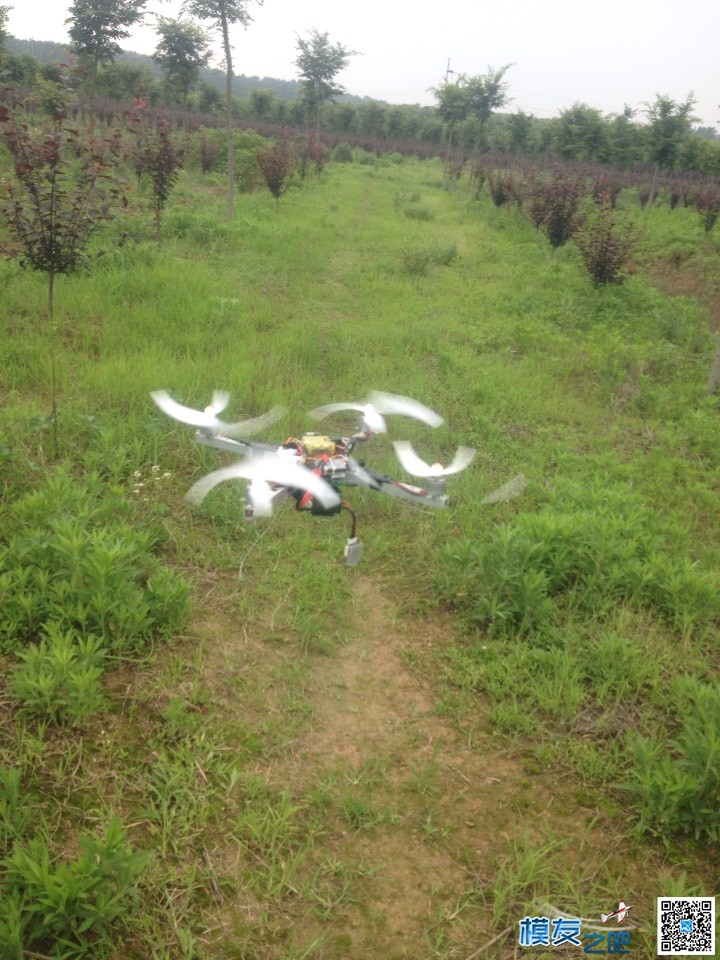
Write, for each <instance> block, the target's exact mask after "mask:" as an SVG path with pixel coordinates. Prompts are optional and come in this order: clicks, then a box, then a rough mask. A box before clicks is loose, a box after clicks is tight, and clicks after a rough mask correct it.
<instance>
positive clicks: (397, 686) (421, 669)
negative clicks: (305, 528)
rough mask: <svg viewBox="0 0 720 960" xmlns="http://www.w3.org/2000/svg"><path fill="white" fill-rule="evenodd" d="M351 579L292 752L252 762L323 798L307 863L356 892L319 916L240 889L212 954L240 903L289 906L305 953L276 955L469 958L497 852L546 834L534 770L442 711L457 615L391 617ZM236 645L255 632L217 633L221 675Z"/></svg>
mask: <svg viewBox="0 0 720 960" xmlns="http://www.w3.org/2000/svg"><path fill="white" fill-rule="evenodd" d="M351 575H352V577H353V587H352V593H353V605H354V613H353V618H352V619H353V628H352V630H351V635H350V639H349V640H348V642H347V644H346V645H345V646H343V647H340V648H338V649H337V651H336V652H335V653H334V654H333V655H332V656H329V657H328V656H316V657H314V658H313V663H312V667H311V670H310V674H309V679H308V680H307V684H306V687H305V690H304V695H305V697H306V698H307V703H308V705H309V709H308V710H307V714H308V715H307V717H306V718H305V719H304V720H303V721H302V722H301V724H300V726H299V729H298V731H297V732H296V734H295V735H294V736H293V737H292V738H290V740H289V744H288V746H287V747H286V748H285V749H283V750H282V751H279V752H276V753H274V754H273V755H272V756H271V757H270V758H263V759H262V760H261V761H260V762H259V763H258V764H257V765H256V767H255V769H254V775H255V776H257V777H258V778H259V779H261V780H262V781H263V782H264V784H266V786H267V787H268V789H270V790H271V791H273V795H274V796H277V795H279V794H280V792H281V791H283V790H285V789H289V790H290V791H291V792H292V796H293V797H294V798H301V797H308V796H315V797H317V796H318V795H321V794H324V795H325V796H326V798H327V812H326V815H324V818H323V827H322V830H321V831H320V833H319V835H318V837H317V838H316V839H315V840H313V844H312V846H313V853H312V857H311V858H310V859H311V860H312V869H311V871H310V872H312V870H315V871H317V874H318V875H319V874H320V873H322V872H323V871H324V870H326V869H327V865H328V864H334V865H337V869H338V870H340V869H341V868H342V869H343V870H346V872H347V875H348V876H349V877H351V882H350V883H349V885H348V895H347V897H344V898H342V900H340V901H338V902H337V904H336V906H335V907H334V908H333V909H332V910H327V911H326V912H325V913H324V914H323V912H322V911H318V910H317V909H307V908H306V907H305V906H303V905H302V904H301V903H300V902H299V901H295V902H294V903H293V898H292V897H290V898H289V901H288V902H286V903H284V904H278V905H277V907H276V908H274V907H270V906H269V905H268V904H267V903H264V904H259V903H257V901H252V902H250V901H248V900H245V899H243V898H242V897H241V902H240V903H232V902H229V903H226V904H225V906H224V908H223V910H222V917H221V921H220V922H221V924H222V926H224V927H225V929H226V939H225V940H224V944H225V945H224V947H220V951H219V952H218V954H217V955H218V956H228V957H230V956H234V955H235V954H234V953H232V950H231V947H230V944H232V943H233V942H236V940H237V936H238V934H237V929H238V928H237V917H238V916H240V915H241V914H242V912H243V911H245V915H247V916H251V917H253V918H254V920H255V921H257V919H258V917H259V916H260V915H261V914H262V913H263V911H265V913H266V914H267V912H268V910H270V912H271V913H275V914H276V915H277V917H278V918H279V917H280V916H281V915H282V914H283V911H285V913H284V919H283V921H280V920H279V919H278V922H285V923H286V924H287V925H288V927H287V928H286V936H288V937H289V940H290V942H291V944H292V946H293V949H294V950H296V951H297V953H293V952H292V951H290V952H288V953H287V954H286V953H283V952H277V953H276V952H274V951H272V950H268V952H267V954H266V956H268V957H275V956H278V957H285V956H287V957H291V956H292V957H295V956H304V953H303V950H304V949H306V948H307V947H308V945H309V944H312V943H317V951H316V952H312V953H310V954H308V956H320V957H325V958H328V960H331V958H332V960H340V958H342V960H369V958H375V957H377V958H378V960H379V958H383V960H400V958H410V957H413V958H417V957H450V956H452V957H459V958H462V957H463V956H467V955H470V954H471V953H472V951H473V950H475V949H477V947H478V946H479V944H481V943H482V942H484V941H485V942H486V941H488V940H489V939H490V938H491V935H492V928H491V924H490V912H491V909H492V908H491V906H489V904H488V903H484V902H483V901H482V896H481V894H482V891H483V890H487V889H489V888H490V887H491V886H492V881H493V878H494V876H495V873H496V862H497V860H498V858H501V857H502V856H503V855H504V854H505V853H506V851H507V848H508V843H509V841H510V840H511V838H512V837H513V835H517V833H518V832H522V831H523V830H525V829H529V830H530V832H531V833H532V834H533V835H534V836H536V837H538V838H540V837H541V836H542V817H543V814H544V813H546V812H547V811H548V810H549V808H550V807H551V806H552V804H553V802H554V797H553V793H552V791H551V790H550V789H549V787H548V785H547V784H546V783H543V782H538V780H537V779H535V780H533V779H531V778H530V777H528V775H527V774H526V772H525V771H524V770H523V766H522V762H521V761H520V760H519V759H513V758H511V757H509V756H508V753H507V750H506V749H500V748H499V746H498V742H497V741H495V740H494V739H493V737H492V735H491V733H489V732H488V731H487V730H485V731H483V730H482V729H479V732H475V733H474V735H473V742H472V743H468V735H467V733H464V732H463V730H462V729H461V728H460V727H459V726H457V725H456V724H454V723H453V722H452V720H451V719H449V718H447V717H446V716H443V715H442V714H441V713H439V712H438V709H437V683H436V681H437V677H433V675H432V672H433V670H435V672H437V670H438V669H439V666H438V664H439V660H438V658H437V656H436V654H437V653H438V652H439V651H440V650H442V649H444V648H445V647H447V646H448V644H449V642H450V638H451V632H452V627H451V623H450V621H449V620H447V619H443V618H441V617H438V616H435V617H432V618H427V619H417V618H414V619H410V620H408V619H407V618H401V617H398V616H396V612H395V606H394V604H393V603H392V602H391V601H390V600H389V599H388V598H387V597H386V596H384V595H383V594H382V593H381V592H380V590H379V589H378V587H377V585H376V584H375V583H374V582H373V581H372V580H371V579H369V578H368V577H367V576H365V575H363V574H360V573H359V572H356V571H354V572H353V573H352V574H351ZM234 641H235V642H236V643H237V645H238V647H237V649H238V650H240V649H243V650H247V649H248V635H247V631H245V633H244V635H242V636H237V637H233V636H228V635H227V633H226V632H224V639H223V644H222V650H221V653H219V654H218V655H219V657H220V661H221V663H222V664H224V665H225V667H224V672H225V673H226V674H227V670H228V667H229V664H230V662H231V660H232V659H234V657H233V654H232V650H231V647H232V645H233V642H234ZM216 667H217V664H216ZM239 669H240V670H241V671H242V670H243V668H242V667H240V668H239ZM245 672H246V671H245ZM278 702H279V701H278V700H276V701H275V703H273V705H272V709H273V710H275V709H277V703H278ZM218 864H219V870H220V872H225V873H227V870H228V869H230V870H231V871H232V869H233V866H232V865H233V864H235V869H237V868H238V855H237V852H236V850H234V849H232V848H228V849H226V850H225V851H224V852H218ZM319 914H320V915H319ZM215 922H217V918H215ZM233 929H234V930H235V933H233V932H232V931H233ZM288 931H289V932H288ZM239 955H241V956H244V955H245V954H242V953H241V954H239Z"/></svg>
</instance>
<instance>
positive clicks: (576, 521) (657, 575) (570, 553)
mask: <svg viewBox="0 0 720 960" xmlns="http://www.w3.org/2000/svg"><path fill="white" fill-rule="evenodd" d="M660 529H661V528H660V525H659V523H658V521H657V520H656V518H655V517H654V516H653V515H652V514H651V513H650V512H649V511H648V510H647V509H646V508H645V507H643V506H642V504H639V503H637V502H636V501H634V499H633V498H632V495H629V496H628V502H627V503H623V502H622V501H621V500H619V499H617V498H615V497H612V496H611V495H608V497H607V499H606V501H605V503H602V502H600V503H598V504H596V505H594V506H593V507H585V508H582V509H576V510H572V511H568V510H567V508H566V509H565V510H564V511H563V512H555V511H554V510H552V509H545V510H542V511H540V512H538V513H534V514H522V515H520V516H519V517H518V518H517V519H516V520H515V521H514V523H512V524H506V525H505V526H503V527H500V529H499V530H498V531H497V533H496V535H495V536H494V537H493V538H492V539H490V540H487V541H485V542H477V541H473V540H469V539H464V540H458V541H455V542H453V543H451V544H449V545H448V546H447V547H446V548H445V550H444V552H443V554H442V565H441V570H440V572H439V574H438V578H437V585H438V589H439V593H440V596H441V598H442V599H443V600H445V601H446V602H447V603H448V604H449V605H451V606H452V607H454V608H455V609H457V610H458V611H459V612H460V614H461V616H462V617H463V618H464V619H465V621H466V623H467V624H469V625H470V626H472V627H480V628H482V629H485V630H487V631H489V632H490V633H491V634H498V635H508V634H522V635H528V634H532V633H535V632H538V631H542V630H544V629H546V628H548V627H549V626H551V625H552V623H553V622H554V620H555V619H556V617H557V615H558V613H559V610H560V608H561V605H562V608H563V609H566V608H568V607H570V608H574V609H577V610H579V611H581V612H582V613H583V614H584V615H594V616H602V615H604V614H607V613H608V612H610V611H611V610H612V609H614V608H615V607H616V605H617V604H618V603H619V602H621V601H622V602H630V603H635V604H637V605H639V606H643V607H647V608H649V609H651V610H653V611H654V612H655V613H656V614H657V615H658V616H660V617H661V618H662V619H663V620H665V621H666V622H667V623H668V624H669V625H671V626H672V627H674V628H675V629H676V630H678V631H679V632H681V633H682V634H683V635H684V636H687V635H689V634H691V633H697V634H701V635H703V634H705V633H707V631H708V630H709V629H711V627H712V625H713V624H714V623H716V622H717V620H718V619H720V596H719V595H718V592H717V589H716V584H715V578H714V577H713V575H712V573H710V572H705V571H702V570H699V569H698V568H697V567H696V566H695V565H693V564H692V563H690V561H689V560H687V558H685V557H684V556H682V555H678V552H677V551H675V552H674V553H671V552H669V551H668V550H667V549H665V548H664V545H663V535H662V533H661V532H660Z"/></svg>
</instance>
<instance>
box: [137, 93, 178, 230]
mask: <svg viewBox="0 0 720 960" xmlns="http://www.w3.org/2000/svg"><path fill="white" fill-rule="evenodd" d="M127 116H128V126H129V128H130V130H131V132H132V134H133V137H134V140H135V149H134V151H133V155H132V161H133V166H134V167H135V172H136V173H137V176H138V180H140V179H141V178H142V177H147V179H148V180H149V181H150V187H151V189H152V195H153V211H154V213H155V240H156V241H157V243H158V244H159V243H160V240H161V226H162V216H163V213H164V212H165V207H166V205H167V202H168V200H169V199H170V194H171V193H172V191H173V189H174V187H175V185H176V184H177V181H178V177H179V175H180V170H181V169H182V153H181V152H180V150H179V149H178V147H177V144H176V143H175V141H174V140H173V137H172V134H171V131H170V124H169V123H168V121H167V120H166V119H164V118H163V117H161V116H160V115H159V114H157V115H155V116H152V115H151V114H150V113H149V111H148V108H147V104H146V103H145V101H144V100H136V101H135V104H134V107H133V109H132V111H129V112H128V114H127Z"/></svg>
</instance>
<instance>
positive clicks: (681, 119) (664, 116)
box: [645, 91, 697, 207]
mask: <svg viewBox="0 0 720 960" xmlns="http://www.w3.org/2000/svg"><path fill="white" fill-rule="evenodd" d="M696 102H697V101H696V100H695V96H694V94H693V93H692V91H691V92H690V93H689V94H688V95H687V97H686V98H685V100H683V102H682V103H676V102H675V101H674V100H671V99H670V97H664V96H661V95H660V94H656V95H655V101H654V102H653V103H646V104H645V107H646V110H645V115H646V117H647V118H648V133H647V150H648V158H649V160H650V162H651V163H652V164H653V165H654V169H653V179H652V186H651V188H650V196H649V197H648V201H647V206H648V207H650V206H652V202H653V200H654V197H655V185H656V182H657V174H658V170H660V169H662V170H672V169H673V168H674V167H675V166H676V165H677V162H678V159H679V157H680V153H681V151H682V147H683V145H684V143H685V141H686V140H687V138H688V137H689V136H690V133H691V132H692V125H693V123H696V122H697V117H695V116H694V115H693V109H694V107H695V104H696Z"/></svg>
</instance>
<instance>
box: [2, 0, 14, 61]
mask: <svg viewBox="0 0 720 960" xmlns="http://www.w3.org/2000/svg"><path fill="white" fill-rule="evenodd" d="M11 10H12V7H6V6H0V51H2V48H3V47H4V46H5V43H6V42H7V39H8V37H9V36H10V33H9V32H8V28H7V25H8V19H9V18H10V11H11Z"/></svg>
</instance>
